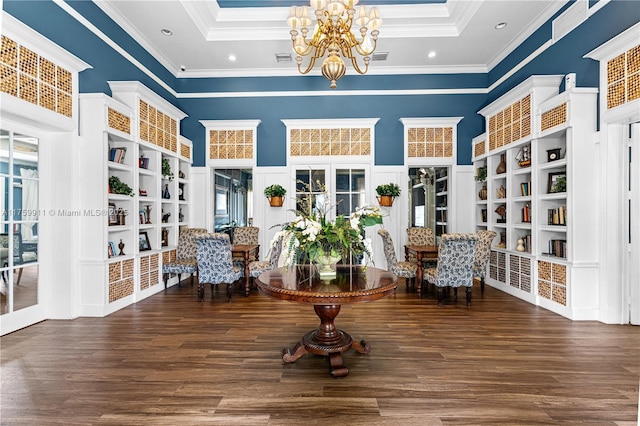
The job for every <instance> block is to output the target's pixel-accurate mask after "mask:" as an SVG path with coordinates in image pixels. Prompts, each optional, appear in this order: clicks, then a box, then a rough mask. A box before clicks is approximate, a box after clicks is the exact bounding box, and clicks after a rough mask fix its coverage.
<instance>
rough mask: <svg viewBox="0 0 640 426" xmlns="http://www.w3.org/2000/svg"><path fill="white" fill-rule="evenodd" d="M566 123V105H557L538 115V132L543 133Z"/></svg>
mask: <svg viewBox="0 0 640 426" xmlns="http://www.w3.org/2000/svg"><path fill="white" fill-rule="evenodd" d="M566 122H567V103H566V102H565V103H563V104H560V105H558V106H557V107H555V108H551V109H550V110H549V111H545V112H543V113H542V114H541V115H540V130H542V131H543V132H544V131H545V130H547V129H550V128H552V127H556V126H559V125H561V124H564V123H566Z"/></svg>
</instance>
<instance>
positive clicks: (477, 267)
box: [473, 230, 497, 293]
mask: <svg viewBox="0 0 640 426" xmlns="http://www.w3.org/2000/svg"><path fill="white" fill-rule="evenodd" d="M477 234H478V245H477V246H476V259H475V262H474V264H473V276H474V277H478V278H480V292H481V293H484V278H485V276H486V275H487V263H489V255H490V254H491V242H492V241H493V239H494V238H495V237H496V235H497V234H496V233H495V232H493V231H488V230H481V231H478V232H477Z"/></svg>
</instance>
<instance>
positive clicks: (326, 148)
mask: <svg viewBox="0 0 640 426" xmlns="http://www.w3.org/2000/svg"><path fill="white" fill-rule="evenodd" d="M289 140H290V147H289V151H290V152H289V153H290V155H291V156H292V157H300V156H312V157H318V156H323V157H331V156H343V155H370V154H371V130H370V129H369V128H357V127H354V128H339V129H291V131H290V134H289Z"/></svg>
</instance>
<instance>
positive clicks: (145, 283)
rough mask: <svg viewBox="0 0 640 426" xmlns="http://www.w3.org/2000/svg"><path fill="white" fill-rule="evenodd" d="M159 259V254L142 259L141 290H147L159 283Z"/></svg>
mask: <svg viewBox="0 0 640 426" xmlns="http://www.w3.org/2000/svg"><path fill="white" fill-rule="evenodd" d="M163 256H164V255H163ZM159 259H160V256H159V255H158V253H154V254H152V255H149V256H143V257H141V258H140V290H146V289H148V288H150V287H153V286H154V285H157V284H158V283H159V277H160V274H159V272H158V268H159Z"/></svg>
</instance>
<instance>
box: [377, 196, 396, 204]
mask: <svg viewBox="0 0 640 426" xmlns="http://www.w3.org/2000/svg"><path fill="white" fill-rule="evenodd" d="M377 198H378V204H380V206H382V207H391V206H392V205H393V197H392V196H390V195H379V196H378V197H377Z"/></svg>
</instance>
